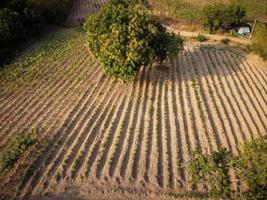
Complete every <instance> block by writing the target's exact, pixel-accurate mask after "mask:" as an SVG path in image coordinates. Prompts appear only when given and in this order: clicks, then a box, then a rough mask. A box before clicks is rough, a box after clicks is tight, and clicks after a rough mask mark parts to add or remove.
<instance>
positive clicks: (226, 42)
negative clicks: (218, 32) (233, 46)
mask: <svg viewBox="0 0 267 200" xmlns="http://www.w3.org/2000/svg"><path fill="white" fill-rule="evenodd" d="M230 41H231V40H230V39H229V38H224V39H222V40H221V42H222V43H223V44H229V42H230Z"/></svg>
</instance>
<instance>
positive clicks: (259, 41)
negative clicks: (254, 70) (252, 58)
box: [249, 23, 267, 60]
mask: <svg viewBox="0 0 267 200" xmlns="http://www.w3.org/2000/svg"><path fill="white" fill-rule="evenodd" d="M266 41H267V26H266V25H264V24H262V23H258V24H257V26H256V28H255V33H254V36H253V40H252V44H251V45H249V49H250V50H252V51H254V52H255V53H256V54H258V55H260V56H261V57H262V58H263V59H264V60H267V42H266Z"/></svg>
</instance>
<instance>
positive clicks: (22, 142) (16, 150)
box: [0, 130, 37, 173]
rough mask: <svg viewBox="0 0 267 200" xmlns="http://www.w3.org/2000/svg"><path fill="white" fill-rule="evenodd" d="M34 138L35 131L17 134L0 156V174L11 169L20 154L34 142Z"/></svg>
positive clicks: (35, 135)
mask: <svg viewBox="0 0 267 200" xmlns="http://www.w3.org/2000/svg"><path fill="white" fill-rule="evenodd" d="M36 137H37V132H36V130H32V131H31V132H30V133H29V134H25V133H17V134H16V135H15V138H14V139H13V140H12V141H11V142H10V144H9V146H8V147H7V148H6V149H4V150H3V151H2V152H1V154H0V173H2V172H3V171H4V170H6V169H8V168H10V167H12V166H13V165H14V163H15V162H16V161H17V160H18V159H19V158H20V156H21V154H23V153H24V152H25V151H26V150H27V149H28V148H29V147H30V146H32V145H33V144H34V143H35V142H36Z"/></svg>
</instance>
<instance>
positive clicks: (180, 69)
mask: <svg viewBox="0 0 267 200" xmlns="http://www.w3.org/2000/svg"><path fill="white" fill-rule="evenodd" d="M234 48H235V47H233V48H232V47H229V46H227V45H221V44H215V45H201V46H192V47H185V50H183V51H182V52H181V53H179V54H178V55H177V57H176V58H175V59H173V60H171V62H170V61H166V62H164V63H163V64H155V65H153V66H152V67H151V72H148V73H149V77H150V81H153V82H157V81H174V80H177V81H194V80H196V79H198V78H201V77H205V76H219V77H227V76H231V75H232V74H235V73H237V72H238V71H239V70H240V69H241V68H244V67H245V65H248V63H247V62H246V53H245V52H238V51H236V50H234ZM137 78H139V77H137Z"/></svg>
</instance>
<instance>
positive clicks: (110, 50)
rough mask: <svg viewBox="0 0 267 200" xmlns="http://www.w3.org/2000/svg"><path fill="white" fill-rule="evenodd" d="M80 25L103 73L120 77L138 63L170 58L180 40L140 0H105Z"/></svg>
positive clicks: (127, 75)
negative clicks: (109, 0)
mask: <svg viewBox="0 0 267 200" xmlns="http://www.w3.org/2000/svg"><path fill="white" fill-rule="evenodd" d="M84 28H85V30H86V32H87V38H88V46H89V48H90V49H91V51H92V53H93V54H94V55H95V56H96V58H98V59H99V61H100V63H101V65H102V66H104V68H105V70H106V72H107V74H109V75H111V76H113V77H116V78H121V79H122V80H123V81H129V80H131V79H132V78H133V77H134V76H135V74H136V72H137V71H138V69H139V67H140V66H141V65H148V64H151V63H153V62H155V61H159V62H161V61H163V60H165V59H169V58H172V57H173V56H175V55H176V54H177V53H178V51H179V50H180V49H181V48H182V44H183V40H182V39H181V38H180V37H178V36H175V35H174V34H170V33H167V31H166V29H165V28H164V27H163V26H162V25H161V24H160V23H159V22H158V21H157V20H156V18H155V17H154V16H153V15H152V14H150V13H149V12H148V11H147V10H146V9H145V7H144V6H142V5H140V4H132V3H130V4H129V3H116V4H114V3H109V4H108V5H107V6H105V7H103V8H102V9H101V10H100V11H99V12H98V13H96V14H95V15H93V16H91V17H89V19H88V20H87V21H86V22H85V25H84Z"/></svg>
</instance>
